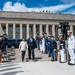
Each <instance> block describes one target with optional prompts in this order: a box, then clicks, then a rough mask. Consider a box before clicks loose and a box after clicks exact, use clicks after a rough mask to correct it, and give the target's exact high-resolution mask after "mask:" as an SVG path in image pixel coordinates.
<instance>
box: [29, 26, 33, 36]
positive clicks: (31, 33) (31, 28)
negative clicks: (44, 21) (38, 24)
mask: <svg viewBox="0 0 75 75" xmlns="http://www.w3.org/2000/svg"><path fill="white" fill-rule="evenodd" d="M30 35H33V26H32V25H30V26H29V36H30Z"/></svg>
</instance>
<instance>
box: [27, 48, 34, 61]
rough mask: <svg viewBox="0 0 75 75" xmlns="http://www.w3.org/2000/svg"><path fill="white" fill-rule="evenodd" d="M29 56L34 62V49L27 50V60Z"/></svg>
mask: <svg viewBox="0 0 75 75" xmlns="http://www.w3.org/2000/svg"><path fill="white" fill-rule="evenodd" d="M31 55H32V59H33V60H34V59H35V55H34V49H33V48H32V49H28V56H29V59H31Z"/></svg>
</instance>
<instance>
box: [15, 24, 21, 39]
mask: <svg viewBox="0 0 75 75" xmlns="http://www.w3.org/2000/svg"><path fill="white" fill-rule="evenodd" d="M15 33H16V39H20V25H18V24H16V30H15Z"/></svg>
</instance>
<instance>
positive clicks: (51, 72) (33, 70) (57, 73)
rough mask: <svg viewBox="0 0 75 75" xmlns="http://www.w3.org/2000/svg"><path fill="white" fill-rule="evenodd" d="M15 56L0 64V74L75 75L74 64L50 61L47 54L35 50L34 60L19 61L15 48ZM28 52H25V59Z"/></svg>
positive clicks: (19, 53) (18, 54) (19, 57)
mask: <svg viewBox="0 0 75 75" xmlns="http://www.w3.org/2000/svg"><path fill="white" fill-rule="evenodd" d="M15 53H16V54H15V56H12V57H11V59H14V60H11V62H5V63H2V64H0V75H75V66H69V65H67V63H59V62H58V61H55V62H51V61H50V60H49V59H50V58H49V57H48V54H41V53H40V51H39V50H37V49H36V50H35V57H36V60H37V61H36V62H34V61H32V60H31V61H27V62H26V60H25V62H21V52H20V51H19V50H18V49H16V50H15ZM27 58H28V54H27V53H26V59H27Z"/></svg>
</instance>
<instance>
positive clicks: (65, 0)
mask: <svg viewBox="0 0 75 75" xmlns="http://www.w3.org/2000/svg"><path fill="white" fill-rule="evenodd" d="M61 1H62V2H63V3H72V2H75V0H61Z"/></svg>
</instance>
